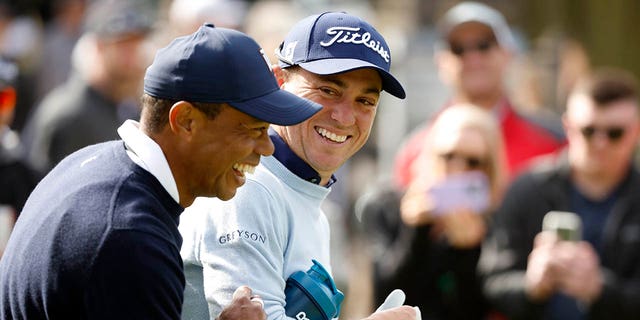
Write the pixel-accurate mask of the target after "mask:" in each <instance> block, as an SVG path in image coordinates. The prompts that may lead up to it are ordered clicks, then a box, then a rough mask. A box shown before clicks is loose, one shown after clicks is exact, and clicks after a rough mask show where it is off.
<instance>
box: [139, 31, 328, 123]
mask: <svg viewBox="0 0 640 320" xmlns="http://www.w3.org/2000/svg"><path fill="white" fill-rule="evenodd" d="M144 92H145V93H147V94H149V95H151V96H154V97H156V98H161V99H167V100H184V101H191V102H205V103H228V104H229V105H231V106H232V107H234V108H235V109H238V110H239V111H242V112H244V113H246V114H248V115H251V116H253V117H255V118H257V119H260V120H263V121H266V122H269V123H273V124H277V125H284V126H287V125H292V124H296V123H300V122H302V121H304V120H306V119H308V118H309V117H311V116H313V115H314V114H315V113H317V112H318V111H320V109H321V108H322V106H321V105H319V104H317V103H315V102H312V101H310V100H307V99H303V98H300V97H298V96H296V95H294V94H292V93H290V92H287V91H284V90H281V89H280V87H279V86H278V83H277V82H276V79H275V76H274V75H273V73H272V72H271V69H270V66H269V63H268V59H267V58H266V56H265V55H264V51H262V49H261V48H260V46H259V45H258V44H257V43H256V42H255V41H254V40H253V39H251V38H250V37H249V36H247V35H246V34H244V33H242V32H239V31H236V30H232V29H225V28H216V27H215V26H214V25H213V24H204V25H203V26H201V27H200V28H199V29H198V30H197V31H196V32H194V33H193V34H191V35H187V36H182V37H179V38H176V39H175V40H173V41H172V42H171V43H170V44H169V45H168V46H166V47H164V48H162V49H160V50H159V51H158V52H157V53H156V56H155V58H154V60H153V63H152V64H151V66H149V67H148V68H147V72H146V74H145V77H144Z"/></svg>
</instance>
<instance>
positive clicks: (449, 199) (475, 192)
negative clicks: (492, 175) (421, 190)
mask: <svg viewBox="0 0 640 320" xmlns="http://www.w3.org/2000/svg"><path fill="white" fill-rule="evenodd" d="M428 192H429V195H430V196H431V197H432V199H433V201H434V205H435V207H434V210H433V214H434V215H442V214H447V213H449V212H451V211H453V210H456V209H462V208H465V209H470V210H472V211H474V212H477V213H484V212H485V211H486V210H487V209H488V208H489V203H490V198H491V196H490V192H489V180H488V178H487V176H486V175H485V174H484V173H482V172H479V171H470V172H465V173H461V174H456V175H452V176H450V177H447V179H445V180H443V181H442V182H441V183H438V184H436V185H434V186H433V187H432V188H431V189H429V191H428Z"/></svg>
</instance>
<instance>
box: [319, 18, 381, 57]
mask: <svg viewBox="0 0 640 320" xmlns="http://www.w3.org/2000/svg"><path fill="white" fill-rule="evenodd" d="M358 31H360V28H352V27H331V28H329V29H327V34H328V35H330V36H333V38H331V40H329V41H326V42H325V41H322V42H320V45H322V46H323V47H329V46H331V45H333V44H335V43H353V44H359V45H363V46H366V47H367V48H369V49H371V50H373V51H374V52H376V53H377V54H379V55H380V56H381V57H382V58H383V59H384V61H386V62H387V63H389V61H390V56H389V51H388V50H387V49H386V48H385V47H384V46H382V45H380V41H376V40H372V39H371V33H369V32H365V33H363V34H360V33H358Z"/></svg>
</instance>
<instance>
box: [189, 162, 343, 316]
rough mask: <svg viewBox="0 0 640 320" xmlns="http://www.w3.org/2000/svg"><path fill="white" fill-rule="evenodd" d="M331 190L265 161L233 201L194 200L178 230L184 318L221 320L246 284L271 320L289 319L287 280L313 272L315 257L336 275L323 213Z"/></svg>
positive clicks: (327, 226)
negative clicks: (181, 260)
mask: <svg viewBox="0 0 640 320" xmlns="http://www.w3.org/2000/svg"><path fill="white" fill-rule="evenodd" d="M329 191H330V188H325V187H322V186H319V185H316V184H313V183H311V182H307V181H305V180H303V179H301V178H299V177H297V176H296V175H295V174H293V173H292V172H290V171H289V170H288V169H287V168H286V167H284V166H283V165H282V164H281V163H280V162H279V161H278V160H276V159H275V158H274V157H263V158H262V161H261V164H260V165H259V166H258V167H257V168H256V172H255V174H254V175H249V176H248V178H247V181H246V184H245V185H244V186H243V187H241V188H239V189H238V191H237V194H236V196H235V197H234V198H233V199H231V200H229V201H226V202H225V201H220V200H218V199H216V198H198V199H196V201H195V202H194V204H193V205H192V206H191V207H189V208H187V209H186V210H185V211H184V213H183V214H182V215H181V217H180V226H179V229H180V232H181V233H182V236H183V239H184V240H183V245H182V250H181V255H182V257H183V259H184V264H185V273H186V274H185V276H186V280H187V289H186V290H185V297H184V298H185V304H184V307H183V312H182V314H183V319H213V318H215V317H217V316H218V314H219V313H220V312H221V311H222V308H223V307H224V306H227V305H228V304H229V303H230V302H231V297H232V295H233V292H234V291H235V289H236V288H238V287H239V286H242V285H248V286H250V287H251V288H252V289H253V294H258V295H260V296H261V297H262V299H263V300H264V308H265V312H266V313H267V318H268V319H269V320H273V319H287V317H286V315H285V311H284V305H285V295H284V288H285V281H286V279H287V278H288V277H289V276H290V275H291V274H292V273H294V272H296V271H306V270H307V269H309V267H311V265H312V262H311V259H315V260H318V261H319V262H320V263H321V264H322V265H323V266H324V267H325V268H326V269H327V271H329V272H331V266H330V261H329V223H328V221H327V218H326V216H325V215H324V213H323V212H322V210H321V209H320V206H321V204H322V201H323V200H324V199H325V198H326V196H327V194H328V193H329ZM203 288H204V291H203ZM209 314H210V315H211V317H209Z"/></svg>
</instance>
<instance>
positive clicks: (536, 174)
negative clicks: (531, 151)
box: [479, 157, 640, 319]
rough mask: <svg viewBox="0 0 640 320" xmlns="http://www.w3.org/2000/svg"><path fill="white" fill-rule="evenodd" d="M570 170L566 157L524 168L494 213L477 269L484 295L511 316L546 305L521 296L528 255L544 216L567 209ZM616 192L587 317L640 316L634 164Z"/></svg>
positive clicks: (639, 213)
mask: <svg viewBox="0 0 640 320" xmlns="http://www.w3.org/2000/svg"><path fill="white" fill-rule="evenodd" d="M569 173H570V172H569V165H568V162H567V160H566V157H562V158H561V159H560V160H559V161H557V162H553V163H551V162H549V163H545V164H543V165H541V166H538V167H536V168H535V169H533V170H532V171H530V172H528V173H525V174H524V175H522V176H520V177H518V178H517V179H516V180H515V181H514V182H513V184H512V185H511V187H510V188H509V190H508V192H507V194H506V196H505V198H504V202H503V204H502V206H501V208H500V209H499V210H498V211H497V212H496V214H495V215H494V220H493V224H492V226H491V232H490V236H489V237H488V238H487V240H486V242H485V245H484V246H483V250H482V257H481V259H480V263H479V270H480V272H481V274H482V276H483V279H484V281H483V283H484V285H483V287H484V293H485V295H486V297H487V298H488V299H489V300H490V302H491V303H492V305H493V306H494V307H496V308H497V309H498V310H499V311H500V312H502V313H504V314H505V315H507V316H508V317H509V318H510V319H543V313H544V308H545V304H544V303H542V304H534V303H531V302H530V301H529V300H528V299H527V298H526V296H525V292H524V275H525V270H526V266H527V258H528V255H529V253H530V252H531V250H532V249H533V240H534V237H535V236H536V234H538V233H539V232H540V231H541V228H542V219H543V216H544V215H545V214H546V213H547V212H549V211H552V210H559V211H569V210H570V207H569V197H570V196H569V190H570V188H571V185H570V183H571V182H570V179H569ZM618 192H619V193H618V194H619V196H618V198H617V200H616V201H615V204H614V206H613V209H612V211H611V212H610V213H609V216H608V217H607V220H606V223H605V225H604V226H602V227H603V228H604V230H603V237H602V252H603V254H602V256H600V263H601V266H602V271H603V273H604V275H605V284H604V290H603V292H602V295H601V296H600V298H599V299H597V301H595V302H594V303H593V304H592V305H591V306H590V308H589V309H588V310H589V311H588V318H589V319H640V196H639V194H640V176H639V175H638V171H637V170H636V169H635V168H634V169H632V170H631V171H630V172H629V176H628V178H627V179H626V180H625V181H624V182H623V183H622V185H621V186H620V187H619V191H618Z"/></svg>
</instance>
